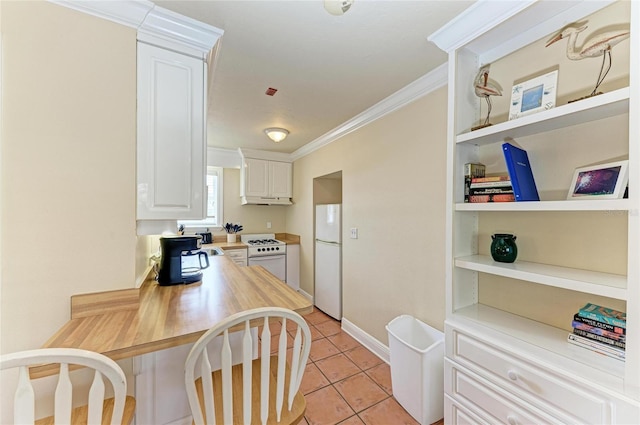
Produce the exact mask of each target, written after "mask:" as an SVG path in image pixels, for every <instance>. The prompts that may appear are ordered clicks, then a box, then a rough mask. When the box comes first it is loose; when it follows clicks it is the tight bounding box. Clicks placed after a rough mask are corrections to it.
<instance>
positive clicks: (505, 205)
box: [455, 199, 632, 211]
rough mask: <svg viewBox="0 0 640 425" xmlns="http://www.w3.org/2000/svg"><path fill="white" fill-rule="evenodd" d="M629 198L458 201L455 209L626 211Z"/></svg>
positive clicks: (630, 206)
mask: <svg viewBox="0 0 640 425" xmlns="http://www.w3.org/2000/svg"><path fill="white" fill-rule="evenodd" d="M631 208H632V205H631V202H629V199H594V200H589V201H573V200H564V201H532V202H487V203H474V204H472V203H458V204H455V209H456V211H628V210H630V209H631Z"/></svg>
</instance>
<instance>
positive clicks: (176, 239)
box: [157, 236, 209, 286]
mask: <svg viewBox="0 0 640 425" xmlns="http://www.w3.org/2000/svg"><path fill="white" fill-rule="evenodd" d="M201 241H202V237H201V236H163V237H161V238H160V251H161V253H162V258H161V259H160V270H159V271H158V276H157V280H158V284H159V285H161V286H168V285H178V284H180V283H194V282H199V281H201V280H202V270H203V269H206V268H207V267H209V256H208V255H207V253H206V252H204V251H201V250H200V247H201V246H202V242H201ZM203 260H204V263H203Z"/></svg>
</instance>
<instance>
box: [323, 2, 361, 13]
mask: <svg viewBox="0 0 640 425" xmlns="http://www.w3.org/2000/svg"><path fill="white" fill-rule="evenodd" d="M354 1H355V0H324V8H325V9H326V11H327V12H329V13H331V14H332V15H335V16H340V15H344V14H345V13H347V10H349V8H350V7H351V6H352V5H353V2H354Z"/></svg>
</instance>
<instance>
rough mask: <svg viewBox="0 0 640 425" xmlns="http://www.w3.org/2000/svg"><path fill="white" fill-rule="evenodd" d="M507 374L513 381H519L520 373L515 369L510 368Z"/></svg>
mask: <svg viewBox="0 0 640 425" xmlns="http://www.w3.org/2000/svg"><path fill="white" fill-rule="evenodd" d="M507 376H508V377H509V379H511V380H512V381H517V380H518V374H517V373H516V372H515V371H513V370H510V371H509V372H507Z"/></svg>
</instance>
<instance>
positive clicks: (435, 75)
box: [291, 63, 447, 161]
mask: <svg viewBox="0 0 640 425" xmlns="http://www.w3.org/2000/svg"><path fill="white" fill-rule="evenodd" d="M446 84H447V64H446V63H445V64H442V65H440V66H439V67H437V68H436V69H434V70H433V71H431V72H429V73H428V74H425V75H423V76H422V77H420V78H418V79H417V80H415V81H414V82H412V83H410V84H408V85H407V86H405V87H404V88H402V89H400V90H398V91H397V92H395V93H394V94H392V95H391V96H389V97H387V98H386V99H383V100H381V101H380V102H378V103H376V104H375V105H373V106H372V107H370V108H369V109H367V110H366V111H364V112H362V113H360V114H358V115H356V116H355V117H353V118H351V119H350V120H349V121H347V122H345V123H344V124H342V125H340V126H338V127H336V128H334V129H333V130H331V131H329V132H328V133H325V134H323V135H322V136H320V137H318V138H317V139H315V140H313V141H311V142H309V143H307V144H306V145H304V146H302V147H301V148H299V149H298V150H296V151H295V152H293V153H292V154H291V158H292V160H293V161H295V160H298V159H300V158H302V157H304V156H306V155H309V154H310V153H312V152H314V151H316V150H318V149H320V148H321V147H323V146H326V145H328V144H330V143H332V142H334V141H335V140H337V139H339V138H341V137H343V136H346V135H347V134H349V133H351V132H353V131H355V130H357V129H359V128H361V127H364V126H365V125H367V124H370V123H371V122H373V121H375V120H377V119H379V118H382V117H383V116H385V115H387V114H390V113H391V112H393V111H395V110H397V109H400V108H402V107H404V106H406V105H408V104H409V103H411V102H414V101H416V100H418V99H420V98H422V97H423V96H426V95H427V94H429V93H431V92H433V91H434V90H437V89H439V88H440V87H443V86H445V85H446Z"/></svg>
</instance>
